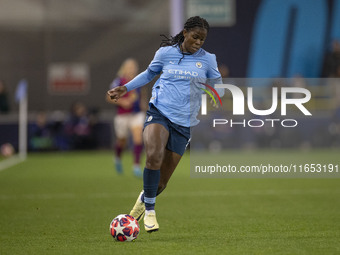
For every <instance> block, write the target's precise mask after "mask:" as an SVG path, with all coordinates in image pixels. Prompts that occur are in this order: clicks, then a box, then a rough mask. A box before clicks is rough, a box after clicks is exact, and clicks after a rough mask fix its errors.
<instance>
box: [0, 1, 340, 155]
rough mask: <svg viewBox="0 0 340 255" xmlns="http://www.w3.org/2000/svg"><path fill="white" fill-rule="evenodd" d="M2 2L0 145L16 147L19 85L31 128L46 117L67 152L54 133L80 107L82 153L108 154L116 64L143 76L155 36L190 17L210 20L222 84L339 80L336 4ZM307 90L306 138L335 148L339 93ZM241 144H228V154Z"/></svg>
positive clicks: (339, 13)
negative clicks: (132, 65)
mask: <svg viewBox="0 0 340 255" xmlns="http://www.w3.org/2000/svg"><path fill="white" fill-rule="evenodd" d="M0 5H1V8H0V56H1V58H0V80H2V81H3V82H4V84H5V86H6V87H7V97H8V101H9V111H8V112H7V113H1V115H0V134H1V136H0V144H4V143H11V144H13V146H14V147H15V149H18V135H17V132H18V127H17V119H18V118H17V112H18V104H16V103H15V99H14V98H15V91H16V87H17V84H18V82H19V81H20V80H21V79H26V80H27V82H28V111H29V115H28V122H29V128H30V126H31V125H32V124H34V123H35V122H36V121H37V118H39V117H38V116H39V113H42V112H43V114H45V117H46V119H47V122H48V123H49V125H50V126H51V128H52V131H51V132H52V133H53V134H54V136H58V135H59V138H58V139H59V140H58V142H57V143H58V144H57V145H55V142H53V143H54V145H53V146H52V147H53V148H54V149H61V150H67V149H72V148H71V147H70V146H68V145H67V141H64V140H65V139H64V140H63V139H62V138H60V136H62V134H61V133H62V130H61V128H62V125H64V122H65V121H66V120H67V118H68V115H69V113H70V111H71V107H72V105H74V103H75V102H78V103H83V104H84V106H85V107H86V108H87V111H88V117H89V118H90V119H91V125H92V126H91V138H90V139H91V141H90V145H88V146H87V147H88V148H104V149H108V148H110V147H111V145H112V142H113V140H114V137H113V134H112V127H111V120H112V116H113V114H114V107H112V105H109V104H108V103H106V102H105V100H104V97H105V92H106V91H107V89H108V87H109V84H110V83H111V82H112V80H113V79H114V78H115V75H116V72H117V69H118V67H119V65H120V64H121V63H122V61H123V60H124V59H126V58H127V57H134V58H136V59H137V61H138V62H139V64H140V69H141V70H144V69H145V68H146V67H147V65H148V64H149V62H150V61H151V60H152V58H153V55H154V52H155V51H156V50H157V49H158V47H159V44H160V41H161V38H160V34H166V35H174V34H175V33H177V32H179V30H180V29H181V28H182V26H183V23H184V21H185V19H186V18H187V17H189V16H192V15H201V16H204V17H206V18H207V19H208V21H209V22H210V23H211V26H212V28H211V31H210V33H209V36H208V39H207V41H206V43H205V45H204V48H205V49H206V50H208V51H209V52H212V53H215V54H216V56H217V60H218V63H219V65H220V67H221V68H223V70H224V75H225V76H227V77H240V78H251V77H269V78H273V77H296V76H299V77H302V78H304V77H305V78H318V77H324V78H327V77H337V76H338V75H339V74H340V71H339V70H340V68H339V70H337V71H332V70H333V69H334V68H337V67H338V65H339V66H340V60H339V59H340V57H339V53H337V52H338V51H336V52H333V53H334V54H333V55H332V44H333V42H334V41H335V40H337V39H339V38H340V3H339V1H336V0H318V1H312V2H310V1H308V0H290V1H279V0H252V1H248V0H237V1H236V0H215V1H205V0H172V1H157V0H145V1H137V0H127V1H123V0H117V1H110V0H86V1H85V0H75V1H65V0H60V1H53V0H17V1H9V0H0ZM329 56H331V57H330V59H331V60H330V61H328V62H327V61H326V59H328V58H329ZM325 62H327V63H325ZM334 88H335V90H334ZM148 89H149V90H150V89H151V86H148ZM312 92H313V93H312V94H313V98H314V99H320V100H317V101H315V103H314V104H311V105H312V107H314V108H313V111H314V112H313V118H314V120H315V121H314V125H313V127H314V130H313V131H312V132H311V134H314V135H318V136H319V137H313V136H310V137H308V139H310V141H312V140H313V139H314V142H311V144H312V145H313V146H323V147H327V146H339V141H338V139H339V138H338V137H339V118H340V117H339V115H340V114H339V109H338V107H339V101H340V100H339V94H340V93H339V89H338V88H337V85H335V86H334V87H332V88H330V87H327V86H326V85H325V84H318V85H317V86H316V87H314V88H313V91H312ZM335 95H336V96H335ZM313 105H314V106H313ZM315 105H316V106H315ZM319 117H321V119H318V118H319ZM322 118H323V119H322ZM325 119H326V122H325ZM318 123H319V125H318ZM29 135H30V132H29ZM320 136H321V137H320ZM29 139H30V138H29ZM250 139H251V138H250ZM295 140H296V139H291V140H290V141H295ZM298 140H301V139H300V138H298ZM42 143H43V142H42ZM28 145H29V149H30V150H33V149H34V146H33V147H32V144H31V143H30V142H29V144H28ZM48 145H49V143H48V142H46V148H50V149H51V146H50V147H49V146H48ZM288 145H289V146H291V147H294V146H295V147H296V146H299V144H296V143H294V142H293V143H292V144H288ZM242 146H243V145H242V143H230V147H232V148H234V147H242ZM85 147H86V146H85Z"/></svg>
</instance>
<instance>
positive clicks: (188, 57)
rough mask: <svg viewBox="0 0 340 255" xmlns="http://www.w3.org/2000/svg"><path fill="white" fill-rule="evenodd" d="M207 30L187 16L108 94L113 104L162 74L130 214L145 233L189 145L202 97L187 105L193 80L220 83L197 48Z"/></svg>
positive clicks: (153, 226)
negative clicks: (143, 63)
mask: <svg viewBox="0 0 340 255" xmlns="http://www.w3.org/2000/svg"><path fill="white" fill-rule="evenodd" d="M208 31H209V24H208V22H207V21H206V20H205V19H203V18H201V17H199V16H195V17H191V18H189V19H188V20H187V21H186V22H185V24H184V29H183V30H182V31H181V32H180V33H179V34H177V35H176V36H175V37H171V38H167V39H166V40H163V42H162V44H161V48H159V50H158V51H157V52H156V54H155V56H154V59H153V60H152V62H151V63H150V65H149V67H148V68H147V70H145V71H144V72H142V73H141V74H139V75H138V76H136V78H135V79H133V80H132V81H130V82H128V83H127V84H125V85H124V86H122V87H117V88H114V89H112V90H109V91H108V92H107V93H108V95H109V96H110V98H111V99H112V100H118V99H119V98H121V97H122V96H124V95H125V94H126V93H127V92H129V91H131V90H133V89H136V88H138V87H141V86H143V85H145V84H147V83H148V82H150V81H151V80H152V79H153V78H154V77H155V76H156V75H158V74H161V75H160V78H159V79H158V80H157V81H156V83H155V84H154V86H153V89H152V97H151V99H150V102H149V110H148V111H147V114H146V115H147V116H146V119H145V123H144V131H143V139H144V145H145V151H146V165H145V168H144V173H143V187H144V190H143V191H142V192H141V193H140V195H139V196H138V198H137V201H136V203H135V205H134V207H133V209H132V210H131V212H130V215H132V216H133V217H135V218H136V219H137V220H140V219H141V218H142V217H143V215H144V213H145V216H144V227H145V230H146V231H147V232H153V231H157V230H158V229H159V224H158V222H157V219H156V213H155V202H156V196H157V195H159V194H160V193H161V192H162V191H163V190H164V189H165V187H166V185H167V183H168V181H169V179H170V177H171V175H172V173H173V172H174V170H175V168H176V166H177V165H178V163H179V161H180V159H181V157H182V155H183V153H184V151H185V149H186V147H187V145H188V143H189V141H190V126H194V125H196V124H197V123H198V120H197V119H196V115H197V113H198V111H199V107H200V98H201V97H195V98H196V101H197V102H194V103H193V102H191V101H192V98H191V91H192V87H193V86H192V79H193V78H200V79H204V80H205V79H207V78H209V79H214V80H215V79H216V80H217V81H218V82H216V83H214V84H217V83H221V82H220V81H221V74H220V73H219V71H218V69H217V62H216V57H215V55H214V54H210V53H208V52H207V51H205V50H203V49H202V48H201V47H202V45H203V43H204V41H205V39H206V37H207V34H208ZM222 93H223V92H222V91H221V94H222ZM192 116H194V117H195V118H194V119H193V118H192Z"/></svg>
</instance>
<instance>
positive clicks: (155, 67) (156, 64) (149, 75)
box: [107, 48, 163, 101]
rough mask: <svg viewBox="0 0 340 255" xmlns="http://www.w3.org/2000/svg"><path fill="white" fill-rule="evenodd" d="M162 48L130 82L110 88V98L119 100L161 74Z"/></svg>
mask: <svg viewBox="0 0 340 255" xmlns="http://www.w3.org/2000/svg"><path fill="white" fill-rule="evenodd" d="M162 49H163V48H160V49H159V50H158V51H157V52H156V54H155V56H154V58H153V60H152V61H151V63H150V65H149V67H148V68H147V69H146V70H145V71H144V72H142V73H140V74H139V75H137V76H136V77H135V78H134V79H132V80H131V81H130V82H128V83H127V84H125V85H124V86H121V87H116V88H114V89H111V90H109V91H108V92H107V94H108V95H109V96H110V98H111V99H112V100H115V101H117V100H118V99H119V98H121V97H122V96H124V95H125V94H126V93H127V92H129V91H131V90H134V89H136V88H139V87H142V86H144V85H146V84H148V83H149V82H150V81H152V79H153V78H155V76H157V75H158V74H160V73H161V71H162V69H163V61H162V55H163V54H162V52H163V50H162Z"/></svg>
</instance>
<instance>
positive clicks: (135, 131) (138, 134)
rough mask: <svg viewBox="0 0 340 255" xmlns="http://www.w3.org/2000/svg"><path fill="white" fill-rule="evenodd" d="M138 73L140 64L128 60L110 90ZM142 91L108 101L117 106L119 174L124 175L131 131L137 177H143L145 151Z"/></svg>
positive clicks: (116, 163) (116, 152) (115, 126)
mask: <svg viewBox="0 0 340 255" xmlns="http://www.w3.org/2000/svg"><path fill="white" fill-rule="evenodd" d="M137 73H138V63H137V61H136V60H134V59H132V58H128V59H126V60H125V61H124V62H123V64H122V65H121V67H120V69H119V71H118V73H117V76H118V77H117V78H116V79H115V80H114V81H113V82H112V83H111V86H110V89H113V88H116V87H120V86H124V85H125V84H126V83H127V82H129V81H131V80H132V79H133V78H135V76H136V75H137ZM140 99H141V90H140V89H136V90H133V91H130V92H128V93H126V94H125V95H124V96H122V97H121V99H120V100H119V101H117V102H114V101H112V100H110V97H109V96H107V101H108V102H109V103H113V104H115V105H117V113H116V116H115V117H114V130H115V134H116V144H115V159H114V160H115V166H116V170H117V172H118V173H120V174H121V173H123V166H122V160H121V159H122V152H123V150H124V148H125V147H126V146H127V142H128V137H129V131H130V132H131V135H132V141H133V155H134V163H133V173H134V175H135V176H137V177H142V170H141V166H140V159H141V153H142V150H143V139H142V132H143V123H144V118H145V113H144V112H143V111H142V110H141V100H140Z"/></svg>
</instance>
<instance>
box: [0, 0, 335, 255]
mask: <svg viewBox="0 0 340 255" xmlns="http://www.w3.org/2000/svg"><path fill="white" fill-rule="evenodd" d="M192 15H201V16H203V17H206V18H207V19H208V21H209V22H210V24H211V30H210V33H209V36H208V39H207V40H206V42H205V45H204V48H205V49H206V50H207V51H209V52H212V53H215V54H216V56H217V60H218V64H219V66H220V70H221V71H222V70H223V76H224V77H225V78H227V77H229V78H235V77H236V78H242V79H243V78H256V77H261V78H276V77H283V78H287V81H290V78H293V79H292V81H294V82H295V83H294V84H295V85H294V86H301V87H306V88H308V89H309V90H310V91H311V92H312V99H311V101H310V102H309V103H308V104H306V107H307V108H308V109H309V110H310V111H311V112H312V114H313V116H312V117H303V116H302V115H301V112H299V111H294V110H296V109H290V110H292V111H290V113H291V114H292V115H291V116H289V118H291V117H292V118H295V119H297V120H298V121H299V126H298V127H296V128H293V129H286V130H285V129H282V128H278V129H276V128H269V129H267V128H253V129H250V128H243V127H237V128H228V127H222V128H217V129H216V130H215V131H216V132H211V128H210V125H211V122H210V121H206V119H204V118H202V122H201V124H200V125H199V126H198V127H197V129H196V131H195V132H198V133H194V136H196V137H198V138H199V139H195V137H194V139H193V140H194V142H193V144H194V145H195V147H196V146H197V149H201V147H206V148H204V149H209V150H210V151H212V152H221V151H222V154H223V160H225V161H229V163H230V162H231V163H232V164H235V165H241V164H246V165H252V164H257V165H260V164H263V163H265V162H270V163H272V164H285V165H288V164H291V163H294V164H309V163H321V164H334V165H336V164H339V163H338V162H339V146H340V141H339V139H340V127H339V125H340V124H339V123H340V121H339V119H340V110H339V109H340V108H339V104H340V100H339V94H340V92H339V88H340V84H339V82H338V81H339V79H337V77H340V68H339V67H340V53H339V52H340V49H339V47H338V46H339V45H338V44H336V43H334V42H335V40H337V39H340V1H339V0H313V1H311V0H210V1H209V0H168V1H159V0H72V1H66V0H0V81H2V83H3V84H5V87H6V95H7V99H8V108H9V109H8V108H6V107H3V108H1V109H2V111H1V112H0V145H3V144H8V143H9V144H12V145H13V146H14V148H15V150H18V148H19V139H18V132H19V127H18V113H19V104H18V103H17V102H16V100H15V98H16V97H17V96H18V94H19V95H20V93H17V87H18V84H24V82H22V79H25V81H26V82H27V84H28V129H27V131H28V143H27V145H28V149H29V152H33V151H39V152H42V153H29V156H28V158H27V160H26V161H25V162H24V163H21V164H17V165H15V166H14V167H12V168H10V169H8V170H6V171H1V176H0V254H82V255H84V254H112V253H114V254H142V253H143V252H144V251H145V253H146V252H147V253H148V254H160V253H161V254H226V253H228V254H339V252H340V247H339V229H340V227H339V224H340V220H339V206H340V204H339V201H340V200H339V194H340V190H339V187H340V185H339V178H314V179H313V178H296V179H293V178H291V179H284V178H273V179H270V178H262V179H260V178H259V179H252V178H243V179H231V178H228V179H218V178H216V179H205V178H190V172H189V169H190V164H191V162H190V161H191V157H189V155H188V154H187V155H185V156H184V157H183V159H182V160H181V162H180V165H179V167H178V168H177V169H176V173H175V174H174V175H173V177H172V179H171V183H169V185H168V188H167V190H166V191H165V192H163V193H162V195H161V197H159V199H158V200H157V214H158V215H159V222H160V224H161V230H160V231H159V233H157V234H155V235H147V234H146V233H145V231H144V230H142V231H141V233H140V236H139V237H138V240H137V241H136V242H134V243H131V244H130V245H129V244H121V243H116V242H112V238H111V236H110V235H109V231H108V226H109V223H110V221H111V220H112V218H113V217H114V216H116V215H118V214H121V213H125V212H128V211H129V210H130V207H131V205H132V204H133V203H134V201H135V198H136V194H138V193H139V191H140V188H141V185H142V181H141V179H137V178H135V177H134V176H133V174H132V172H131V171H129V170H126V172H125V173H124V175H121V176H118V175H117V173H116V172H115V170H114V167H113V164H112V152H111V151H110V149H111V148H112V147H113V146H112V145H113V143H114V140H115V137H114V134H113V127H112V119H113V116H114V114H115V107H114V106H112V105H110V104H108V103H106V101H105V93H106V91H107V89H108V88H109V85H110V83H111V82H112V80H113V79H114V78H115V76H116V73H117V70H118V68H119V66H120V65H121V63H122V62H123V61H124V60H125V59H126V58H128V57H133V58H136V59H137V61H138V62H139V64H140V69H141V70H143V69H145V68H146V67H147V66H148V64H149V63H150V61H151V60H152V58H153V55H154V53H155V51H156V50H157V49H158V47H159V45H160V42H161V37H160V34H166V35H174V34H175V33H177V32H179V30H180V29H181V28H182V26H183V23H184V21H185V19H186V18H187V17H188V16H192ZM305 78H308V80H305ZM320 78H322V79H320ZM330 78H331V79H330ZM309 82H310V84H309ZM268 88H270V87H268ZM268 88H265V89H263V88H261V89H260V88H259V89H260V90H259V91H260V92H261V93H262V94H261V97H260V98H262V99H263V98H265V100H264V101H261V100H260V102H257V103H259V104H260V105H266V104H267V103H268V102H267V101H268V99H271V97H270V95H271V94H270V93H269V92H270V90H269V89H268ZM255 89H256V88H255ZM255 89H254V90H255ZM0 90H1V89H0ZM147 90H149V92H150V90H151V84H150V85H148V86H147ZM21 92H22V91H21ZM266 93H268V94H266ZM0 96H1V98H4V97H6V96H4V94H3V93H0ZM230 99H231V97H230V95H226V96H225V97H224V98H223V100H224V101H223V105H226V106H227V107H228V108H227V111H226V112H227V114H229V113H230V111H231V108H230V106H231V100H230ZM266 100H267V101H266ZM269 101H270V100H269ZM269 104H270V102H269ZM75 105H77V107H78V108H79V109H82V111H83V110H84V109H86V111H84V112H87V114H86V115H85V117H86V118H87V120H88V123H89V124H90V125H89V129H86V128H85V130H86V132H88V131H89V130H90V131H91V132H89V133H86V134H87V137H86V139H85V142H84V144H80V146H78V147H73V146H71V145H70V144H69V142H70V141H69V140H68V139H69V137H68V134H67V132H66V130H67V123H68V122H67V121H68V119H69V116H70V112H71V108H72V107H74V106H75ZM0 106H1V107H2V105H0ZM82 107H85V108H82ZM210 110H211V109H209V111H210ZM210 112H212V111H210ZM224 113H225V112H223V114H224ZM216 114H219V112H218V111H216ZM208 116H209V117H214V116H213V115H212V114H211V115H208ZM222 116H224V115H222ZM248 117H249V118H254V117H253V116H246V118H248ZM224 118H228V119H229V118H232V117H231V116H224ZM256 118H257V117H256ZM287 118H288V117H287ZM38 122H39V123H47V129H48V132H47V136H41V137H33V136H32V132H33V131H34V127H35V125H36V124H37V123H38ZM65 132H66V133H65ZM202 134H203V135H202ZM36 138H38V139H36ZM21 145H22V144H21ZM24 145H25V144H24ZM221 146H222V147H221ZM5 148H6V150H4V151H6V153H8V152H9V151H10V148H9V147H8V146H7V147H5ZM259 148H261V149H259ZM274 148H275V149H274ZM279 148H281V149H279ZM78 149H90V151H73V150H78ZM101 149H103V150H101ZM224 149H227V150H226V151H224ZM240 149H245V150H240ZM301 149H303V150H301ZM93 150H96V151H93ZM46 151H52V152H51V153H46ZM59 151H68V152H67V153H59ZM70 151H71V152H70ZM56 152H57V153H56ZM199 152H200V151H199ZM9 154H10V153H9ZM205 154H206V155H205V156H207V155H208V156H209V157H210V156H211V155H213V154H212V153H205ZM12 158H14V157H12ZM211 159H213V157H211ZM8 160H11V158H10V159H6V160H4V157H0V161H1V162H0V170H3V169H5V168H6V165H5V164H4V163H5V162H9V161H8ZM132 164H133V161H132V154H131V153H127V154H126V156H124V158H123V165H124V167H126V169H131V168H132ZM191 177H192V176H191ZM179 225H180V226H184V227H182V228H180V229H179V228H178V226H179Z"/></svg>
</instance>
